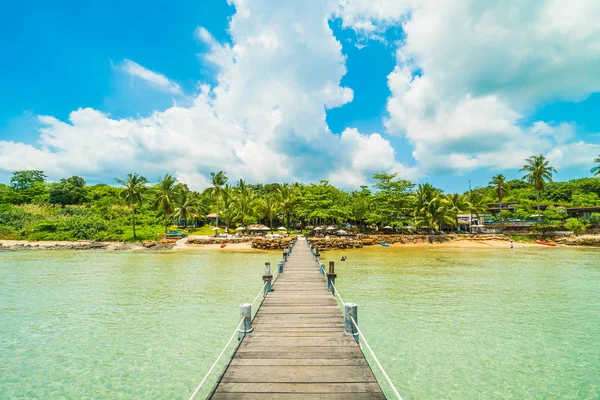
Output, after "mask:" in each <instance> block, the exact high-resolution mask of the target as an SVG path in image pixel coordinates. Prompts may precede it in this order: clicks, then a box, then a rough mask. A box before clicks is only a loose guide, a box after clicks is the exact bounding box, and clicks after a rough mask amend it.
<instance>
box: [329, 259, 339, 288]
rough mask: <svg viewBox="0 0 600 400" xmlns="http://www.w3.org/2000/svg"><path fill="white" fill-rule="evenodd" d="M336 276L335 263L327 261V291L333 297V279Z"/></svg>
mask: <svg viewBox="0 0 600 400" xmlns="http://www.w3.org/2000/svg"><path fill="white" fill-rule="evenodd" d="M336 277H337V274H336V273H335V263H334V262H333V261H329V272H328V273H327V289H329V291H330V292H331V294H333V295H334V296H335V289H334V288H333V286H334V285H335V278H336Z"/></svg>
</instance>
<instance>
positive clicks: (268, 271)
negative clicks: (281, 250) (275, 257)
mask: <svg viewBox="0 0 600 400" xmlns="http://www.w3.org/2000/svg"><path fill="white" fill-rule="evenodd" d="M272 280H273V274H271V263H270V262H266V263H265V274H264V275H263V282H265V292H264V293H265V294H264V295H265V296H266V295H267V293H269V292H271V291H272V290H273V289H271V281H272Z"/></svg>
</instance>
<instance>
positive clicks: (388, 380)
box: [350, 315, 402, 400]
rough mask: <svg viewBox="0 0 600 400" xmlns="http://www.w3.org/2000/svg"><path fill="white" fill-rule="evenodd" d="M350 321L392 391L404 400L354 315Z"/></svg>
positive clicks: (399, 398) (400, 399)
mask: <svg viewBox="0 0 600 400" xmlns="http://www.w3.org/2000/svg"><path fill="white" fill-rule="evenodd" d="M350 319H351V320H352V323H353V324H354V326H355V327H356V330H357V331H358V334H359V335H360V337H361V339H362V341H363V342H364V343H365V346H367V349H369V352H371V355H372V356H373V359H374V360H375V362H376V363H377V366H378V367H379V369H380V370H381V372H382V373H383V376H385V379H386V380H387V383H388V384H389V385H390V386H391V387H392V390H393V391H394V394H395V395H396V397H397V398H398V400H402V396H400V393H398V390H396V387H395V386H394V384H393V383H392V380H391V379H390V377H389V376H388V374H387V373H386V372H385V370H384V369H383V367H382V366H381V363H380V362H379V360H378V359H377V356H375V353H374V352H373V349H371V346H369V343H368V342H367V339H365V335H363V333H362V332H361V330H360V328H359V327H358V324H357V323H356V321H355V320H354V317H353V316H352V315H350Z"/></svg>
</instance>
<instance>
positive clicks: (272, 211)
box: [258, 195, 279, 233]
mask: <svg viewBox="0 0 600 400" xmlns="http://www.w3.org/2000/svg"><path fill="white" fill-rule="evenodd" d="M258 211H259V212H260V213H261V215H263V216H264V217H265V218H268V219H269V224H270V226H271V233H273V219H274V218H275V217H277V213H278V212H279V203H278V202H277V199H276V198H275V196H273V195H269V196H266V197H265V198H264V199H260V202H259V203H258Z"/></svg>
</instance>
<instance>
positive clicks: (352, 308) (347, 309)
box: [344, 303, 359, 343]
mask: <svg viewBox="0 0 600 400" xmlns="http://www.w3.org/2000/svg"><path fill="white" fill-rule="evenodd" d="M350 316H352V318H354V322H356V324H358V305H356V304H354V303H345V304H344V332H346V333H347V334H348V335H352V336H354V340H356V342H357V343H358V339H359V338H358V330H357V329H356V326H354V324H353V323H352V319H351V318H350Z"/></svg>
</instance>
